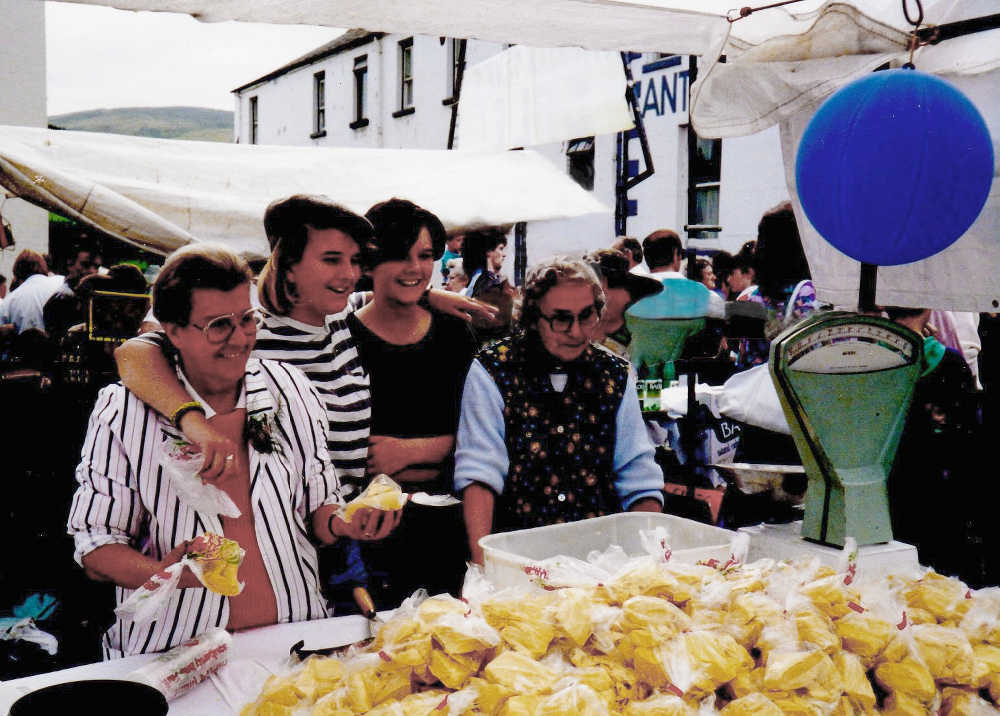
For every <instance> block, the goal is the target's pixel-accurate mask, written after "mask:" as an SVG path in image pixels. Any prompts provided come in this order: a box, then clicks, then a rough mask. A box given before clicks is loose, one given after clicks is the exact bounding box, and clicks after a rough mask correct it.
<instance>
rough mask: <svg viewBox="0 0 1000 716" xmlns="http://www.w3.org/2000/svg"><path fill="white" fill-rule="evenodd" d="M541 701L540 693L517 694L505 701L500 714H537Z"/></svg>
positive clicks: (524, 715)
mask: <svg viewBox="0 0 1000 716" xmlns="http://www.w3.org/2000/svg"><path fill="white" fill-rule="evenodd" d="M541 702H542V697H541V696H539V695H538V694H517V695H515V696H511V697H510V698H509V699H507V700H506V701H504V703H503V706H501V707H500V711H499V712H498V716H535V714H536V713H537V712H538V705H539V704H540V703H541Z"/></svg>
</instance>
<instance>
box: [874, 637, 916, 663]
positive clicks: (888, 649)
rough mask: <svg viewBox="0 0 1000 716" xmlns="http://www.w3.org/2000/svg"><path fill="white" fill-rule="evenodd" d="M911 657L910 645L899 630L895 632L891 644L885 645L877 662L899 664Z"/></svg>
mask: <svg viewBox="0 0 1000 716" xmlns="http://www.w3.org/2000/svg"><path fill="white" fill-rule="evenodd" d="M909 655H910V645H909V643H908V642H907V640H906V639H905V638H904V637H903V635H902V633H901V632H900V631H899V630H893V633H892V636H890V637H889V643H888V644H886V645H885V648H884V649H883V650H882V653H881V654H879V655H878V658H877V661H878V662H883V661H892V662H899V661H902V660H903V659H905V658H906V657H908V656H909Z"/></svg>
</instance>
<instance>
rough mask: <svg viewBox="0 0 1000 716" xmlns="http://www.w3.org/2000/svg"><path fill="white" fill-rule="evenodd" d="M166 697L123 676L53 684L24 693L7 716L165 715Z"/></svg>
mask: <svg viewBox="0 0 1000 716" xmlns="http://www.w3.org/2000/svg"><path fill="white" fill-rule="evenodd" d="M168 708H169V707H168V706H167V699H166V698H165V697H164V696H163V694H162V693H160V692H159V691H157V690H156V689H154V688H153V687H152V686H147V685H146V684H140V683H137V682H135V681H124V680H120V679H94V680H92V681H68V682H66V683H65V684H53V685H52V686H46V687H45V688H43V689H39V690H38V691H32V692H31V693H30V694H25V695H24V696H22V697H21V698H19V699H18V700H17V701H15V702H14V705H13V706H11V707H10V712H9V715H8V716H43V714H44V715H45V716H50V715H51V714H59V713H76V712H80V713H87V712H90V713H97V714H100V715H101V716H117V715H118V714H121V715H122V716H125V715H126V714H128V716H166V713H167V709H168Z"/></svg>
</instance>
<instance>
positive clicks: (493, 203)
mask: <svg viewBox="0 0 1000 716" xmlns="http://www.w3.org/2000/svg"><path fill="white" fill-rule="evenodd" d="M0 186H2V187H4V189H6V191H7V192H9V193H10V194H13V195H15V196H20V197H22V198H24V199H26V200H28V201H31V202H32V203H35V204H38V205H39V206H42V207H45V208H47V209H49V210H51V211H54V212H56V213H59V214H62V215H63V216H66V217H69V218H72V219H75V220H77V221H81V222H83V223H85V224H88V225H91V226H94V227H97V228H99V229H100V230H102V231H105V232H107V233H109V234H111V235H112V236H116V237H118V238H121V239H124V240H125V241H129V242H131V243H134V244H136V245H139V246H142V247H144V248H147V249H151V250H153V251H157V252H160V253H167V252H170V251H172V250H174V249H175V248H177V247H179V246H182V245H184V244H186V243H188V242H190V241H192V240H195V239H196V238H197V239H198V240H215V241H222V242H225V243H227V244H229V245H230V246H231V247H232V248H234V249H235V250H237V251H238V252H239V253H241V254H243V255H244V256H247V257H248V258H263V257H266V256H267V255H268V253H269V251H268V246H267V240H266V238H265V236H264V230H263V226H262V224H261V218H262V217H263V215H264V209H265V207H267V205H268V203H270V202H271V201H273V200H274V199H275V198H276V197H281V196H286V195H288V194H293V193H297V192H304V193H310V194H326V195H327V196H330V197H332V198H334V200H335V201H337V202H338V203H341V204H343V205H344V206H346V207H348V208H350V209H352V210H354V211H356V212H359V213H364V212H365V211H366V210H367V209H368V208H369V207H370V206H371V205H372V204H374V203H376V202H378V201H382V200H384V199H386V198H388V197H391V196H400V197H405V198H408V199H411V200H412V201H415V202H417V203H418V204H420V205H422V206H424V207H426V208H427V209H429V210H431V211H433V212H434V213H435V214H437V215H438V216H439V217H440V218H441V220H442V221H443V222H444V224H445V227H447V228H449V229H452V228H459V227H468V226H477V225H500V224H512V223H514V222H518V221H535V220H544V219H560V218H567V217H571V216H580V215H583V214H588V213H595V212H607V211H608V209H607V208H606V207H604V206H603V205H602V204H600V203H599V202H598V201H596V200H595V199H594V198H593V197H592V196H591V195H590V194H589V193H588V192H586V191H584V190H583V189H581V188H580V187H579V186H578V185H577V184H576V183H575V182H574V181H573V180H572V179H570V178H569V177H567V176H566V174H565V173H564V172H562V171H560V170H559V169H557V168H556V167H554V166H553V165H552V164H551V163H550V162H548V161H547V160H545V159H544V158H543V157H541V156H539V155H538V154H536V153H534V152H531V151H524V152H495V153H490V152H449V151H444V150H440V151H432V150H415V149H412V150H408V149H337V148H316V147H278V146H260V145H241V144H219V143H213V142H188V141H178V140H169V139H148V138H144V137H126V136H120V135H110V134H97V133H90V132H65V131H55V130H45V129H35V128H28V127H4V126H0Z"/></svg>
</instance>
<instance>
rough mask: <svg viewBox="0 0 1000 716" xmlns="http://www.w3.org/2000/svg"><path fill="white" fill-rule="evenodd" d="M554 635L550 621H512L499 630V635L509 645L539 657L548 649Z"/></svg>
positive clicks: (536, 657) (553, 628)
mask: <svg viewBox="0 0 1000 716" xmlns="http://www.w3.org/2000/svg"><path fill="white" fill-rule="evenodd" d="M555 636H556V630H555V626H554V625H553V624H552V623H551V622H545V621H533V622H527V621H523V622H514V623H512V624H508V625H507V626H505V627H504V628H503V629H501V630H500V637H501V638H502V639H503V640H504V641H505V642H506V643H507V644H509V645H510V646H511V647H513V648H515V649H520V650H522V651H525V652H527V653H528V654H530V655H531V656H532V657H533V658H535V659H540V658H541V657H542V656H544V655H545V652H546V651H548V650H549V644H550V643H552V640H553V639H554V638H555Z"/></svg>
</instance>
